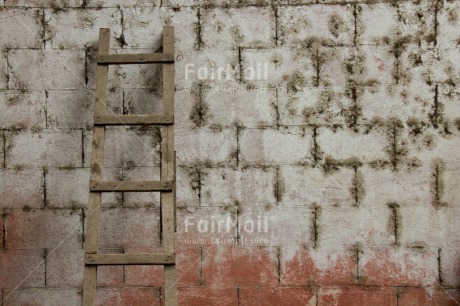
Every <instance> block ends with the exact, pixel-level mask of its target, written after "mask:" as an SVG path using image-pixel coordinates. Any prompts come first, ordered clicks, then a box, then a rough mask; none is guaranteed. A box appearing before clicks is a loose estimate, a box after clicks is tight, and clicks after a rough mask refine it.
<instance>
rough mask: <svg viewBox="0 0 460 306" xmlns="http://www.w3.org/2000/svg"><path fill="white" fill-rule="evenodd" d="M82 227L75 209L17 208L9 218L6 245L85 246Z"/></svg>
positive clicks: (42, 246) (40, 246)
mask: <svg viewBox="0 0 460 306" xmlns="http://www.w3.org/2000/svg"><path fill="white" fill-rule="evenodd" d="M82 230H83V229H82V224H81V214H80V213H77V212H74V211H66V210H59V211H52V210H45V209H42V210H35V209H33V210H30V211H22V210H21V211H19V210H13V211H12V212H11V213H10V214H8V216H7V218H6V248H7V249H43V248H47V249H55V248H81V246H82Z"/></svg>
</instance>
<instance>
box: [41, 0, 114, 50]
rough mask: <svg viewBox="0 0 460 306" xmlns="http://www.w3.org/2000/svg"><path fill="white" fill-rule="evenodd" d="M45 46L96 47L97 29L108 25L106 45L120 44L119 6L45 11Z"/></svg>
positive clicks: (58, 47) (57, 47)
mask: <svg viewBox="0 0 460 306" xmlns="http://www.w3.org/2000/svg"><path fill="white" fill-rule="evenodd" d="M45 22H46V27H45V39H46V48H47V49H63V48H65V49H70V48H72V49H84V48H87V47H94V48H98V40H99V29H100V28H109V29H110V31H111V33H110V41H111V43H110V45H111V46H112V47H119V46H120V36H121V35H122V29H121V12H120V10H119V9H115V8H113V9H105V8H104V9H97V10H93V9H89V8H85V9H84V10H60V11H55V10H45Z"/></svg>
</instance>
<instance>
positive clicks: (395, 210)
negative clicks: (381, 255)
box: [388, 202, 402, 245]
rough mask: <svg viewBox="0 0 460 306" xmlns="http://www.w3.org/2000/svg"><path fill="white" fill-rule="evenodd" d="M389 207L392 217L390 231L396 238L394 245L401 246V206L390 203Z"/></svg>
mask: <svg viewBox="0 0 460 306" xmlns="http://www.w3.org/2000/svg"><path fill="white" fill-rule="evenodd" d="M388 207H389V208H390V210H391V215H390V231H391V232H392V234H393V236H394V245H400V241H399V240H400V234H401V226H402V222H401V215H400V213H399V204H397V203H394V202H392V203H388Z"/></svg>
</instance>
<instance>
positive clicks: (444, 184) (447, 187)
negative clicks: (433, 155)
mask: <svg viewBox="0 0 460 306" xmlns="http://www.w3.org/2000/svg"><path fill="white" fill-rule="evenodd" d="M440 169H441V172H440V174H439V176H438V185H439V186H438V188H439V187H441V190H440V191H441V192H440V193H439V189H438V196H440V199H439V200H440V202H441V203H442V204H447V205H449V206H456V207H457V206H459V204H460V203H459V199H460V190H458V188H457V186H458V183H459V178H458V173H459V171H460V164H458V163H445V164H443V165H442V166H441V167H440ZM434 183H435V182H434ZM435 194H436V192H435Z"/></svg>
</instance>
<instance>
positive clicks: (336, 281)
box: [280, 246, 357, 286]
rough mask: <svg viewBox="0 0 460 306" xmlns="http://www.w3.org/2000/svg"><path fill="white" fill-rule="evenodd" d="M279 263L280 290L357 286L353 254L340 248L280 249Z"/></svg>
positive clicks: (296, 247)
mask: <svg viewBox="0 0 460 306" xmlns="http://www.w3.org/2000/svg"><path fill="white" fill-rule="evenodd" d="M280 262H281V264H280V265H281V277H280V280H281V284H282V285H283V286H312V285H319V286H330V285H353V284H355V282H356V277H357V275H356V268H357V262H356V252H354V251H353V250H351V249H347V248H340V246H338V247H337V246H332V247H326V248H321V247H320V248H319V249H302V248H300V247H299V246H291V247H283V248H282V249H281V256H280Z"/></svg>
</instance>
